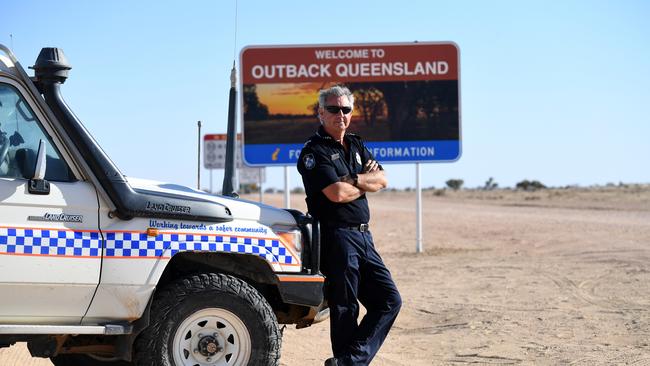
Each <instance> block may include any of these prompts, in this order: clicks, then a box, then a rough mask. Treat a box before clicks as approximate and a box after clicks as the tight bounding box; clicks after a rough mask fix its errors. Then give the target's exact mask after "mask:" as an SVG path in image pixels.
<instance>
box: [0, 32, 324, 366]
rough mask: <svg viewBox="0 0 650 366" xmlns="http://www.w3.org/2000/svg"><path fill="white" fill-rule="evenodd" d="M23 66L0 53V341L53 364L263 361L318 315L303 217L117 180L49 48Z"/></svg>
mask: <svg viewBox="0 0 650 366" xmlns="http://www.w3.org/2000/svg"><path fill="white" fill-rule="evenodd" d="M33 69H34V70H35V76H34V77H29V76H28V75H27V73H26V72H25V70H24V69H23V68H22V67H21V65H20V64H19V63H18V61H17V60H16V58H15V57H14V56H13V54H12V53H11V51H10V50H9V49H7V48H6V47H4V46H1V45H0V347H7V346H10V345H12V344H14V343H15V342H28V347H29V350H30V352H31V354H32V355H33V356H36V357H49V358H51V360H52V362H53V363H54V364H55V365H57V366H63V365H65V366H75V365H133V364H135V365H157V366H158V365H160V366H166V365H175V366H181V365H182V366H185V365H191V366H193V365H201V366H204V365H277V364H278V362H279V357H280V343H281V336H282V335H281V330H280V326H279V324H297V326H298V327H304V326H308V325H310V324H312V323H313V322H314V321H315V319H316V321H318V320H321V319H322V318H324V317H325V312H320V313H319V312H318V309H320V308H321V307H320V305H321V303H322V301H323V295H322V287H323V277H322V276H321V275H320V272H319V270H318V265H319V239H318V238H319V236H318V225H317V223H314V222H312V219H311V218H310V217H309V216H305V215H303V214H301V213H300V212H298V211H293V210H283V209H278V208H274V207H270V206H267V205H263V204H258V203H254V202H248V201H244V200H240V199H237V198H232V197H225V196H213V195H208V194H206V193H204V192H201V191H197V190H193V189H190V188H187V187H183V186H178V185H174V184H164V183H158V182H153V181H147V180H140V179H132V178H128V179H127V178H126V177H124V176H123V175H122V174H121V173H120V171H119V170H118V168H117V167H116V166H115V165H114V164H113V162H112V161H111V160H110V159H109V158H108V156H107V155H106V154H105V153H104V152H103V150H102V149H101V148H100V146H99V145H98V144H97V143H96V141H95V140H94V139H93V137H92V136H91V135H90V133H89V132H88V130H86V128H85V127H84V126H83V124H82V123H81V122H80V121H79V120H78V119H77V117H76V116H75V115H74V114H73V113H72V111H71V110H70V109H69V108H68V106H67V105H66V103H65V101H64V100H63V98H62V96H61V93H60V90H59V89H60V86H61V84H62V83H63V82H64V81H65V80H66V78H67V74H68V70H69V69H70V67H69V65H68V63H67V61H66V59H65V57H64V56H63V54H62V52H61V50H59V49H56V48H44V49H43V50H42V51H41V53H40V55H39V57H38V59H37V61H36V64H35V65H34V66H33ZM134 153H136V151H134Z"/></svg>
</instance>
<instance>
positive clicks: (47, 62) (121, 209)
mask: <svg viewBox="0 0 650 366" xmlns="http://www.w3.org/2000/svg"><path fill="white" fill-rule="evenodd" d="M32 69H34V71H35V78H34V79H33V81H34V83H35V84H36V87H37V88H38V90H39V91H40V92H41V93H42V94H43V97H44V98H45V103H46V104H47V106H48V107H49V108H50V109H51V110H52V112H53V113H54V116H55V117H56V118H57V120H58V122H59V123H60V125H61V126H62V128H63V130H64V131H65V133H66V134H67V135H68V136H69V137H70V139H71V140H72V141H73V142H74V144H75V146H76V147H77V150H78V151H79V153H80V154H81V156H83V159H84V161H85V162H86V163H87V164H88V166H89V167H90V170H91V173H92V174H93V175H94V176H95V177H96V179H97V181H98V182H99V184H100V185H101V187H102V188H103V189H104V191H105V192H106V194H107V195H108V196H109V197H110V199H111V201H112V202H113V204H114V205H115V207H116V209H115V211H113V214H114V215H115V216H117V217H119V218H120V219H123V220H129V219H131V218H133V217H151V218H164V219H177V220H194V221H208V222H226V221H231V220H232V216H231V214H230V211H229V210H228V208H226V207H225V206H223V205H220V204H218V203H215V202H212V201H208V200H203V199H199V198H196V197H191V196H185V195H180V194H178V195H177V194H167V193H158V192H152V191H144V190H134V189H133V188H131V186H130V185H129V183H128V182H127V181H126V179H125V178H124V176H123V175H122V173H121V172H120V171H119V170H118V168H117V167H116V166H115V164H113V162H112V161H111V160H110V159H109V157H108V156H107V155H106V153H105V152H104V151H103V150H102V149H101V147H100V146H99V144H98V143H97V142H96V141H95V139H94V138H93V137H92V135H91V134H90V133H89V132H88V130H87V129H86V128H85V127H84V125H83V124H82V123H81V121H80V120H79V119H78V118H77V116H75V114H74V113H73V112H72V110H71V109H70V107H68V105H67V104H66V102H65V100H63V97H62V95H61V90H60V87H61V84H63V83H64V82H65V81H66V79H67V78H68V72H69V71H70V70H71V69H72V67H71V66H70V64H69V63H68V60H67V59H66V57H65V55H64V54H63V50H61V49H59V48H49V47H48V48H43V49H42V50H41V52H40V54H39V55H38V58H37V59H36V63H35V64H34V66H33V67H32Z"/></svg>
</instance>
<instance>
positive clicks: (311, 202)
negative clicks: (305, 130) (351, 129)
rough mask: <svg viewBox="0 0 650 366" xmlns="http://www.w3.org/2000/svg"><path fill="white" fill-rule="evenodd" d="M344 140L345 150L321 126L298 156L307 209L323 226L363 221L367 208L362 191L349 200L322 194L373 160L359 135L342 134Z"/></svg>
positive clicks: (365, 221)
mask: <svg viewBox="0 0 650 366" xmlns="http://www.w3.org/2000/svg"><path fill="white" fill-rule="evenodd" d="M344 139H345V142H346V143H347V145H348V151H347V152H346V151H345V149H344V148H343V145H341V144H340V143H339V142H338V141H336V140H335V139H333V138H332V137H331V136H330V135H329V134H327V132H325V129H323V126H321V127H320V128H319V129H318V132H317V133H316V134H315V135H313V136H312V137H311V138H310V139H309V140H308V141H307V142H306V143H305V146H304V147H303V148H302V151H301V152H300V157H299V158H298V171H299V172H300V175H302V182H303V184H304V186H305V193H306V194H307V209H308V211H309V213H310V214H311V215H312V216H314V217H315V218H317V219H318V220H319V221H320V222H322V223H323V224H326V225H331V226H347V225H357V224H367V223H368V221H369V220H370V211H369V210H368V200H367V199H366V195H365V194H363V195H361V196H360V197H359V198H357V199H356V200H354V201H351V202H347V203H336V202H332V201H330V200H329V199H328V198H327V197H326V196H325V194H324V193H323V188H325V187H327V186H329V185H330V184H332V183H336V182H339V181H340V178H342V177H345V176H346V175H350V174H352V173H355V174H359V173H361V172H362V171H363V166H364V165H365V163H366V162H367V161H368V160H375V158H374V156H372V154H371V153H370V151H369V150H368V149H367V148H366V146H365V145H364V144H363V141H362V140H361V137H359V136H357V135H355V134H352V133H346V134H345V136H344ZM380 169H382V168H381V166H380Z"/></svg>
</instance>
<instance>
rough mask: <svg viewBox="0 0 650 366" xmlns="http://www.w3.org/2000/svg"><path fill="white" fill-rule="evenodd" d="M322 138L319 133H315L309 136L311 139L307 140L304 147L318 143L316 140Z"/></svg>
mask: <svg viewBox="0 0 650 366" xmlns="http://www.w3.org/2000/svg"><path fill="white" fill-rule="evenodd" d="M320 139H321V137H320V136H319V135H313V136H311V137H310V138H309V140H307V141H306V142H305V144H304V145H302V148H303V149H304V148H306V147H309V146H311V145H312V144H314V143H316V142H317V141H318V140H320Z"/></svg>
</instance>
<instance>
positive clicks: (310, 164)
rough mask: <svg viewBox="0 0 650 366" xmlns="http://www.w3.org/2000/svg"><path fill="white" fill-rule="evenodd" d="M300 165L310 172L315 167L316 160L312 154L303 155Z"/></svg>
mask: <svg viewBox="0 0 650 366" xmlns="http://www.w3.org/2000/svg"><path fill="white" fill-rule="evenodd" d="M302 163H303V164H304V165H305V169H307V170H312V169H314V167H315V166H316V159H314V155H313V154H305V156H303V157H302Z"/></svg>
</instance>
